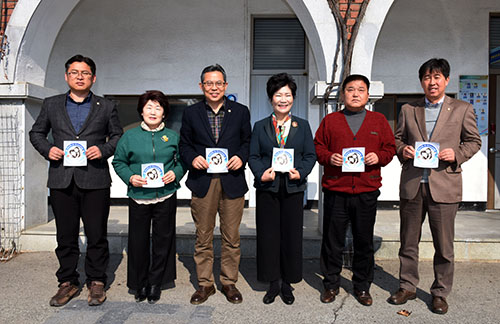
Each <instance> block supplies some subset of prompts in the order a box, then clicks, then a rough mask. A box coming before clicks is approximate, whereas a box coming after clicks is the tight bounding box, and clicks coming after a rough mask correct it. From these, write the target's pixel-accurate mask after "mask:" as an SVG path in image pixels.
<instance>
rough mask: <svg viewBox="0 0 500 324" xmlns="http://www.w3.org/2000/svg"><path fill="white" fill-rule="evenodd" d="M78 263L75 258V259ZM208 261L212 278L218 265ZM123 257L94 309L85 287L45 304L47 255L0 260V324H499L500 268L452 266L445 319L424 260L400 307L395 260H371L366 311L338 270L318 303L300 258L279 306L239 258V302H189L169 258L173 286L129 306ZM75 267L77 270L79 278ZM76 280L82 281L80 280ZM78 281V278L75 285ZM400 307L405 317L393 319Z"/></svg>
mask: <svg viewBox="0 0 500 324" xmlns="http://www.w3.org/2000/svg"><path fill="white" fill-rule="evenodd" d="M80 261H83V257H82V258H80ZM219 261H220V260H219V259H217V260H216V265H217V266H216V269H215V277H216V281H218V273H219V269H220V267H219V266H218V264H219ZM126 264H127V259H126V255H120V254H113V255H112V257H111V262H110V266H109V271H108V276H109V282H108V286H109V287H108V290H107V297H108V299H107V301H106V302H105V303H104V304H103V305H101V306H95V307H89V306H88V305H87V290H86V288H84V289H83V290H82V292H81V294H80V295H79V296H78V297H77V298H74V299H73V300H72V301H71V302H70V303H68V304H67V305H66V306H64V307H60V308H55V307H50V306H49V299H50V297H51V296H52V295H53V294H54V293H55V292H56V290H57V281H56V277H55V275H54V273H55V271H56V270H57V260H56V257H55V255H54V253H52V252H31V253H22V254H20V255H18V256H17V257H15V258H14V259H12V260H10V261H8V262H4V263H0V323H2V324H3V323H9V324H10V323H16V324H22V323H30V324H31V323H46V324H53V323H71V324H79V323H86V324H93V323H106V324H107V323H111V324H119V323H127V324H128V323H473V324H478V323H499V322H500V310H499V307H498V300H500V283H499V275H500V263H498V262H490V263H480V262H458V263H456V266H455V269H456V270H455V284H454V287H453V292H452V293H451V295H450V296H449V298H448V302H449V305H450V307H449V311H448V313H447V314H446V315H437V314H433V313H432V312H431V311H430V309H429V304H430V302H431V295H430V294H429V287H430V285H431V283H432V280H433V273H432V263H431V262H421V266H420V274H421V284H420V287H419V289H418V291H417V299H416V300H413V301H409V302H408V303H406V304H405V305H400V306H395V305H391V304H389V303H387V301H386V300H387V298H388V297H389V296H390V293H391V292H392V291H394V290H396V289H397V288H398V280H397V275H398V267H399V264H398V261H395V260H393V261H377V266H376V270H375V278H374V283H373V285H372V288H371V294H372V296H373V298H374V304H373V305H372V306H371V307H366V306H362V305H360V304H359V303H358V302H357V301H356V300H355V298H354V297H353V296H352V285H351V282H350V278H351V272H350V271H349V270H344V271H343V273H342V275H343V279H342V284H341V290H340V294H339V296H337V299H336V300H335V302H333V303H331V304H323V303H321V301H320V300H319V297H320V293H321V290H322V282H321V275H320V274H319V273H320V271H319V261H318V260H317V259H312V260H305V261H304V270H303V273H304V280H302V281H301V282H300V283H297V284H294V285H293V287H294V289H295V290H294V295H295V297H296V300H295V303H294V304H293V305H291V306H289V305H285V304H284V303H283V302H282V301H281V299H280V298H277V299H276V300H275V302H274V303H273V304H270V305H264V304H263V303H262V298H263V296H264V294H265V290H266V288H267V285H266V284H265V283H261V282H258V281H257V278H256V264H255V259H252V258H248V259H242V262H241V267H240V280H239V281H238V284H237V287H238V288H239V289H240V290H241V292H242V294H243V303H242V304H239V305H233V304H230V303H229V302H227V301H226V299H225V297H224V295H223V294H222V293H221V292H220V288H221V287H220V285H219V284H218V285H217V287H218V291H217V293H216V294H215V295H213V296H211V297H210V298H209V299H208V301H207V302H205V303H204V304H202V305H199V306H194V305H191V304H190V303H189V299H190V296H191V294H192V293H193V292H194V289H195V285H194V283H195V281H196V280H195V279H196V276H195V272H194V271H195V270H194V263H193V259H192V257H191V256H180V257H179V258H178V261H177V280H176V281H175V285H172V286H171V287H170V288H167V289H165V290H163V291H162V297H161V300H160V301H159V302H158V303H157V304H155V305H149V304H147V303H145V302H143V303H136V302H135V301H134V298H133V295H132V294H130V292H129V291H128V289H127V287H126ZM82 269H83V265H82V264H80V266H79V270H80V273H82V272H83V271H82ZM81 279H84V278H81ZM82 281H83V280H82ZM400 310H407V311H409V312H411V314H410V316H408V317H404V316H402V315H398V314H397V312H398V311H400Z"/></svg>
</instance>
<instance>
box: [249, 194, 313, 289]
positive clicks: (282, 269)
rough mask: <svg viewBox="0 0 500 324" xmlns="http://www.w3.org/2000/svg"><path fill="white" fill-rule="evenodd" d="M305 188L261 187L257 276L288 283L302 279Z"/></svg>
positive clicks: (257, 213) (258, 216)
mask: <svg viewBox="0 0 500 324" xmlns="http://www.w3.org/2000/svg"><path fill="white" fill-rule="evenodd" d="M303 199H304V192H298V193H291V194H289V193H287V192H286V188H285V187H284V186H283V185H281V186H280V190H279V192H278V193H273V192H270V191H263V190H257V192H256V203H257V206H256V225H257V279H258V280H259V281H273V280H278V279H280V278H281V279H283V280H284V281H286V282H288V283H295V282H299V281H301V280H302V232H303V230H302V225H303V218H304V209H303Z"/></svg>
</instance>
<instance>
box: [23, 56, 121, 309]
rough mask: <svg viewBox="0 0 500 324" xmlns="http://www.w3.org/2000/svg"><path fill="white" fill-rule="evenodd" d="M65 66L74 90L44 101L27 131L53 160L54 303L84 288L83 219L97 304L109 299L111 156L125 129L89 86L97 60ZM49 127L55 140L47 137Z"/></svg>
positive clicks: (79, 58) (87, 267)
mask: <svg viewBox="0 0 500 324" xmlns="http://www.w3.org/2000/svg"><path fill="white" fill-rule="evenodd" d="M65 68H66V74H65V79H66V82H67V83H68V86H69V89H70V90H69V91H68V92H67V93H64V94H61V95H57V96H53V97H50V98H46V99H45V100H44V101H43V104H42V109H41V112H40V115H39V116H38V118H37V120H36V122H35V124H34V125H33V128H32V129H31V131H30V133H29V135H30V140H31V143H32V144H33V146H34V147H35V149H36V150H37V151H38V152H39V153H40V154H41V155H42V156H43V157H45V158H46V159H47V160H49V161H50V167H49V179H48V185H47V186H48V187H49V188H50V201H51V204H52V210H53V211H54V216H55V220H56V230H57V248H56V255H57V258H58V260H59V269H58V270H57V272H56V276H57V279H58V281H59V290H58V291H57V293H56V294H55V295H54V296H53V297H52V298H51V300H50V305H51V306H62V305H64V304H66V303H67V302H68V301H69V300H70V299H71V298H72V297H74V296H76V295H77V294H78V293H79V291H80V288H79V286H80V283H79V280H78V277H79V275H78V272H77V271H76V267H77V264H78V258H79V255H80V249H79V246H78V239H79V231H80V218H81V219H82V221H83V226H84V229H85V235H86V236H87V255H86V257H85V273H86V277H87V279H86V283H87V287H88V290H89V295H88V303H89V305H91V306H95V305H100V304H102V303H103V302H104V300H105V299H106V292H105V290H104V287H105V285H106V268H107V265H108V260H109V248H108V240H107V222H108V215H109V204H110V189H109V188H110V186H111V176H110V174H109V170H108V162H107V159H108V158H109V157H110V156H112V155H113V153H114V151H115V148H116V144H117V142H118V140H119V139H120V136H121V135H122V133H123V130H122V128H121V126H120V121H119V120H118V112H117V110H116V107H115V105H114V104H113V103H112V102H111V101H109V100H106V99H104V98H102V97H99V96H96V95H94V94H93V93H92V92H91V91H90V88H91V87H92V85H93V84H94V82H95V80H96V75H95V72H96V66H95V63H94V61H93V60H92V59H91V58H88V57H84V56H82V55H75V56H73V57H72V58H70V59H69V60H68V61H67V62H66V65H65ZM50 131H52V138H53V141H49V140H48V139H47V135H48V133H49V132H50ZM77 144H78V145H77ZM79 145H83V146H79ZM75 146H79V147H80V148H81V149H82V148H83V149H85V147H86V148H87V149H86V152H85V155H86V158H83V159H79V162H80V163H79V166H71V165H70V164H71V163H70V161H72V160H73V161H74V160H75V158H77V157H78V156H74V155H73V156H72V154H71V152H70V150H71V147H75ZM65 150H66V151H67V152H65ZM72 158H73V159H72Z"/></svg>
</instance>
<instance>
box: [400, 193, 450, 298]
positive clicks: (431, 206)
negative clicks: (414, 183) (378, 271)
mask: <svg viewBox="0 0 500 324" xmlns="http://www.w3.org/2000/svg"><path fill="white" fill-rule="evenodd" d="M457 210H458V203H452V204H443V203H436V202H435V201H434V200H432V197H431V192H430V190H429V184H423V183H422V184H420V188H419V190H418V193H417V196H416V197H415V198H413V199H411V200H408V199H401V206H400V210H399V214H400V218H401V233H400V234H401V247H400V249H399V261H400V270H399V285H400V287H401V288H404V289H406V290H409V291H413V292H414V291H416V289H417V286H418V282H419V276H418V244H419V242H420V236H421V233H422V223H423V222H424V220H425V214H428V215H429V225H430V228H431V233H432V242H433V244H434V251H435V252H434V282H433V283H432V286H431V294H432V295H433V296H440V297H447V296H448V295H449V294H450V292H451V287H452V285H453V270H454V252H453V241H454V238H455V216H456V214H457Z"/></svg>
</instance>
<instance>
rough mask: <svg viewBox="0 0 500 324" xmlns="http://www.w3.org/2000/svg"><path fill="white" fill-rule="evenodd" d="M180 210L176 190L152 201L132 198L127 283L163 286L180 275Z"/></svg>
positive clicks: (134, 286) (128, 284) (140, 285)
mask: <svg viewBox="0 0 500 324" xmlns="http://www.w3.org/2000/svg"><path fill="white" fill-rule="evenodd" d="M176 211H177V196H176V194H174V195H173V196H172V197H170V198H168V199H167V200H165V201H162V202H159V203H156V204H149V205H144V204H138V203H136V202H135V201H134V200H132V199H129V214H128V215H129V231H128V263H127V287H129V288H130V289H133V290H138V289H140V288H142V287H146V286H147V285H148V284H149V285H158V286H161V285H163V284H166V283H168V282H171V281H174V280H175V279H176V267H175V262H176V260H175V251H176V249H175V215H176ZM151 225H152V228H153V230H152V239H151V242H152V247H151V248H150V233H151V232H150V229H151ZM150 251H151V253H150Z"/></svg>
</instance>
